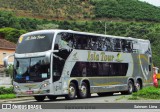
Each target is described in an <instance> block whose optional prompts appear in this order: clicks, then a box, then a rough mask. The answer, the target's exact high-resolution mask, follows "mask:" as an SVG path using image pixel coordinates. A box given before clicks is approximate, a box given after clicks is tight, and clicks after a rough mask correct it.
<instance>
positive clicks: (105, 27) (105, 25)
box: [99, 20, 107, 35]
mask: <svg viewBox="0 0 160 112" xmlns="http://www.w3.org/2000/svg"><path fill="white" fill-rule="evenodd" d="M99 22H100V23H101V24H102V25H103V23H102V21H101V20H99ZM103 27H104V34H105V35H106V29H107V23H106V22H105V23H104V25H103Z"/></svg>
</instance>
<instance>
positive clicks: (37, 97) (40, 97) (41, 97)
mask: <svg viewBox="0 0 160 112" xmlns="http://www.w3.org/2000/svg"><path fill="white" fill-rule="evenodd" d="M45 97H46V96H34V98H35V99H36V100H37V101H38V102H40V101H44V99H45Z"/></svg>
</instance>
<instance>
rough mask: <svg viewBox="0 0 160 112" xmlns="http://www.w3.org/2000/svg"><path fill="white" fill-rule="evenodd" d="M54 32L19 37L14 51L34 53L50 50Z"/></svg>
mask: <svg viewBox="0 0 160 112" xmlns="http://www.w3.org/2000/svg"><path fill="white" fill-rule="evenodd" d="M53 36H54V33H38V34H37V33H36V34H26V35H23V36H21V37H20V38H19V41H18V45H17V48H16V53H18V54H22V53H35V52H44V51H47V50H50V49H51V47H52V40H53Z"/></svg>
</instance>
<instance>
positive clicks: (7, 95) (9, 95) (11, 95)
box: [0, 94, 16, 99]
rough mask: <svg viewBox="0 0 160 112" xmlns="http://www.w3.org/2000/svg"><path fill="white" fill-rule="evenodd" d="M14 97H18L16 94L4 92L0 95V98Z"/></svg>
mask: <svg viewBox="0 0 160 112" xmlns="http://www.w3.org/2000/svg"><path fill="white" fill-rule="evenodd" d="M12 98H16V95H15V94H3V95H0V99H12Z"/></svg>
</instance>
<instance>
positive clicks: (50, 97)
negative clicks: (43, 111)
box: [47, 95, 57, 101]
mask: <svg viewBox="0 0 160 112" xmlns="http://www.w3.org/2000/svg"><path fill="white" fill-rule="evenodd" d="M47 97H48V99H49V100H51V101H53V100H55V99H56V98H57V96H53V95H48V96H47Z"/></svg>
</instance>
